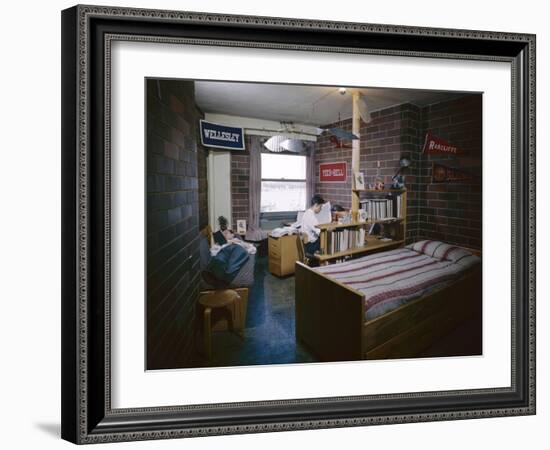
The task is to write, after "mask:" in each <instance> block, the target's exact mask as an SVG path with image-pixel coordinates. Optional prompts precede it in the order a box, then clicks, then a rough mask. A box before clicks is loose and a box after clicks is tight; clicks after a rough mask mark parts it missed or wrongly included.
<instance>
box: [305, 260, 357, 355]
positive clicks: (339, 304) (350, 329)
mask: <svg viewBox="0 0 550 450" xmlns="http://www.w3.org/2000/svg"><path fill="white" fill-rule="evenodd" d="M295 277H296V288H295V289H296V301H295V310H296V339H298V340H299V341H300V342H301V343H303V344H304V345H305V346H306V347H307V348H308V349H309V350H310V351H312V352H313V354H314V355H315V356H316V357H317V358H319V359H320V360H321V361H350V360H360V359H361V357H362V355H363V350H362V333H363V325H364V323H365V306H364V295H363V294H361V293H360V292H358V291H355V290H354V289H351V288H349V287H347V286H345V285H343V284H341V283H338V282H337V281H335V280H332V279H330V278H328V277H326V276H325V275H323V274H321V273H319V272H317V271H315V270H312V269H311V268H309V267H308V266H306V265H304V264H302V263H300V262H297V263H296V273H295Z"/></svg>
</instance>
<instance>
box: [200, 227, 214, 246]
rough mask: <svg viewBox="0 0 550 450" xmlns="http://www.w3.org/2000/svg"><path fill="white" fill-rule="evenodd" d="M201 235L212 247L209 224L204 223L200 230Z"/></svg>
mask: <svg viewBox="0 0 550 450" xmlns="http://www.w3.org/2000/svg"><path fill="white" fill-rule="evenodd" d="M200 234H201V236H204V237H206V238H207V239H208V245H209V246H210V247H212V242H213V241H212V227H211V226H210V225H206V226H205V227H204V228H203V229H202V230H201V231H200Z"/></svg>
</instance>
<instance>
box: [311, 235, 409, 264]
mask: <svg viewBox="0 0 550 450" xmlns="http://www.w3.org/2000/svg"><path fill="white" fill-rule="evenodd" d="M366 242H367V243H366V245H364V246H362V247H354V248H351V249H349V250H345V251H343V252H335V253H330V254H316V255H315V258H316V259H318V260H319V262H320V263H321V264H323V263H325V264H326V263H328V262H330V261H331V260H335V259H340V258H345V257H347V256H358V255H365V254H368V253H374V252H377V251H382V250H390V249H391V248H393V247H399V246H401V245H403V244H404V243H405V241H404V240H398V241H381V240H380V239H378V237H375V236H367V237H366Z"/></svg>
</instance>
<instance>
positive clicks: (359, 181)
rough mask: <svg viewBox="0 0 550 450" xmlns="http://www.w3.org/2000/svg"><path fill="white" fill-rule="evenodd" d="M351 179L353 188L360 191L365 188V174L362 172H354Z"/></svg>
mask: <svg viewBox="0 0 550 450" xmlns="http://www.w3.org/2000/svg"><path fill="white" fill-rule="evenodd" d="M353 177H354V178H353V179H354V182H355V189H356V190H358V191H362V190H364V189H365V174H364V173H363V172H355V173H354V174H353Z"/></svg>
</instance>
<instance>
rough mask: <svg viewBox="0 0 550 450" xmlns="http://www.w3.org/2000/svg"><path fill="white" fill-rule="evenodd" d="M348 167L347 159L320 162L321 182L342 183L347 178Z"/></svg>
mask: <svg viewBox="0 0 550 450" xmlns="http://www.w3.org/2000/svg"><path fill="white" fill-rule="evenodd" d="M347 173H348V168H347V164H346V162H345V161H342V162H333V163H323V164H319V179H320V181H321V183H342V182H345V181H346V180H347Z"/></svg>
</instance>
